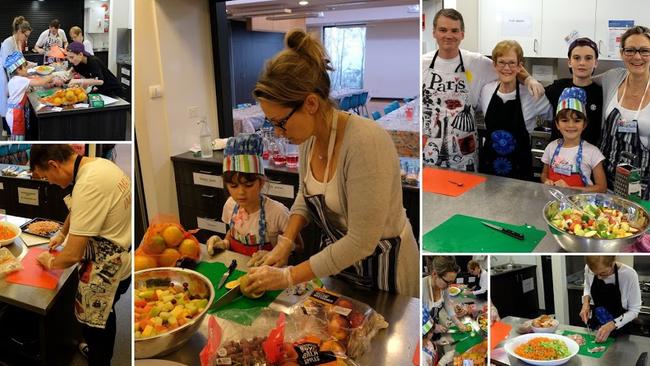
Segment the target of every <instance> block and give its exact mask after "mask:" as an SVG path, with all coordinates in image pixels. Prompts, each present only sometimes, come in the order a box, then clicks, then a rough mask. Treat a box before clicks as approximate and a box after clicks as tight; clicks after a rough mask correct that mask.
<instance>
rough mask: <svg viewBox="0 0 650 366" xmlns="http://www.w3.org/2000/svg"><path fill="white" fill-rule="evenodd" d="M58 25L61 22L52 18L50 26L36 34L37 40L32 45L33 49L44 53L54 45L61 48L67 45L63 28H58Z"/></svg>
mask: <svg viewBox="0 0 650 366" xmlns="http://www.w3.org/2000/svg"><path fill="white" fill-rule="evenodd" d="M60 26H61V24H60V23H59V20H58V19H54V20H52V21H51V22H50V27H49V28H48V29H47V30H44V31H43V33H41V35H40V36H38V40H37V41H36V44H35V45H34V51H36V52H38V53H40V54H44V53H46V52H47V51H49V50H50V48H52V46H54V45H57V46H59V47H61V48H63V49H65V48H66V47H68V38H67V37H66V36H65V32H64V31H63V29H60Z"/></svg>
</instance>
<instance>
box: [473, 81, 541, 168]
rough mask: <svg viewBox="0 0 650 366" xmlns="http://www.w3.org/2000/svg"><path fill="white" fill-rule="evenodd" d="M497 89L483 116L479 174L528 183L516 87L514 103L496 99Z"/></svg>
mask: <svg viewBox="0 0 650 366" xmlns="http://www.w3.org/2000/svg"><path fill="white" fill-rule="evenodd" d="M499 85H500V84H498V85H497V87H496V89H495V90H494V93H493V94H492V99H490V104H489V105H488V107H487V111H486V112H485V127H486V129H487V136H486V140H485V144H484V145H483V147H482V149H483V151H482V153H481V160H480V169H479V170H480V171H481V173H485V174H492V175H499V176H503V177H510V178H517V179H523V180H532V178H533V166H532V164H533V162H532V159H533V156H532V152H531V151H530V135H529V134H528V130H527V129H526V122H525V121H524V115H523V112H522V111H521V99H520V97H519V83H517V86H516V89H515V90H516V98H515V100H509V101H507V102H505V103H504V102H503V100H502V99H501V98H500V97H499V96H498V95H497V91H498V90H499Z"/></svg>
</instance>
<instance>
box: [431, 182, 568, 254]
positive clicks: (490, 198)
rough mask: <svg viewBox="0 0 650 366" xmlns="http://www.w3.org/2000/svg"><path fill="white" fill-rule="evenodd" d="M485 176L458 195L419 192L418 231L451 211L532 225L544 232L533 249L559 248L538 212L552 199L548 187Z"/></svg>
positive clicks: (433, 223) (441, 218) (540, 184)
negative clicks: (420, 203)
mask: <svg viewBox="0 0 650 366" xmlns="http://www.w3.org/2000/svg"><path fill="white" fill-rule="evenodd" d="M485 177H487V180H486V181H485V182H483V183H481V184H479V185H478V186H476V187H474V188H473V189H472V190H470V191H468V192H465V194H463V195H461V196H459V197H450V196H445V195H442V194H435V193H429V192H425V191H422V233H424V234H426V233H428V232H429V231H431V230H432V229H433V228H435V227H436V226H438V225H440V224H442V223H443V222H444V221H446V220H447V219H448V218H450V217H451V216H453V215H455V214H462V215H468V216H475V217H480V218H484V219H489V220H497V221H502V222H505V223H509V224H516V225H524V224H528V225H532V226H535V227H536V228H537V229H539V230H544V231H546V236H545V237H544V238H543V239H542V241H540V242H539V244H538V245H537V247H536V248H535V250H534V251H535V252H559V251H563V250H562V248H561V247H560V245H559V244H558V243H557V242H556V241H555V239H554V238H553V236H552V235H551V234H550V232H549V231H548V225H547V224H546V221H544V217H543V215H542V210H543V208H544V205H545V204H546V203H547V202H548V201H550V200H551V199H553V198H552V197H551V195H550V194H549V193H548V188H550V187H549V186H547V185H544V184H542V183H534V182H526V181H522V180H518V179H511V178H503V177H497V176H490V175H485ZM554 188H557V187H554ZM560 190H561V191H562V192H564V193H565V194H575V193H576V190H573V189H568V188H565V189H560ZM425 253H428V252H426V251H425Z"/></svg>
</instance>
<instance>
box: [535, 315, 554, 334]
mask: <svg viewBox="0 0 650 366" xmlns="http://www.w3.org/2000/svg"><path fill="white" fill-rule="evenodd" d="M559 324H560V322H558V321H557V320H555V319H553V317H552V316H550V315H542V316H540V317H538V318H535V319H533V321H532V322H531V323H530V325H531V328H532V329H533V332H535V333H553V332H555V330H556V329H557V327H558V325H559Z"/></svg>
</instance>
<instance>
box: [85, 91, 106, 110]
mask: <svg viewBox="0 0 650 366" xmlns="http://www.w3.org/2000/svg"><path fill="white" fill-rule="evenodd" d="M88 103H89V104H90V106H91V107H93V108H101V107H103V106H104V99H102V97H101V96H100V95H99V94H88Z"/></svg>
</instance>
